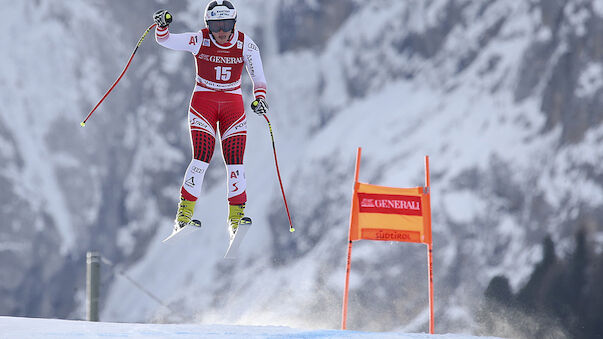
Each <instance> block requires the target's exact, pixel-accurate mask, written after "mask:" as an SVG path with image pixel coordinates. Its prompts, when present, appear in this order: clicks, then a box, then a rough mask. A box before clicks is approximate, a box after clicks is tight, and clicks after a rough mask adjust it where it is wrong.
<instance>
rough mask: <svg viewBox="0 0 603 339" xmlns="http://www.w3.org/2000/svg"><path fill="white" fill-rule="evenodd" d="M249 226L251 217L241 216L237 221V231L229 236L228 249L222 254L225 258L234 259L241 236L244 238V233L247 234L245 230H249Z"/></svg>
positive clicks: (241, 240) (241, 239)
mask: <svg viewBox="0 0 603 339" xmlns="http://www.w3.org/2000/svg"><path fill="white" fill-rule="evenodd" d="M250 227H251V218H249V217H243V218H241V221H239V227H237V231H236V232H235V233H234V234H233V235H232V237H231V238H230V244H229V245H228V250H226V254H225V255H224V258H225V259H235V258H236V257H237V252H238V250H239V246H241V242H243V238H245V234H247V231H249V228H250Z"/></svg>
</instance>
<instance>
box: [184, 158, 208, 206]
mask: <svg viewBox="0 0 603 339" xmlns="http://www.w3.org/2000/svg"><path fill="white" fill-rule="evenodd" d="M207 167H209V163H207V162H203V161H200V160H197V159H193V160H191V163H190V164H189V165H188V168H187V169H186V174H185V175H184V182H183V183H182V187H184V189H185V190H186V191H187V192H188V193H190V194H191V195H192V196H194V197H196V198H198V197H199V196H200V195H201V185H203V178H204V177H205V172H207Z"/></svg>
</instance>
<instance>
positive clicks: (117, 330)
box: [0, 317, 496, 339]
mask: <svg viewBox="0 0 603 339" xmlns="http://www.w3.org/2000/svg"><path fill="white" fill-rule="evenodd" d="M0 328H1V329H2V333H1V334H0V337H1V338H2V339H12V338H19V339H26V338H245V339H249V338H384V339H387V338H397V339H422V338H445V339H471V338H486V339H488V338H490V339H496V338H495V337H475V336H470V335H462V334H441V335H429V334H405V333H393V332H388V333H386V332H378V333H377V332H357V331H339V330H300V329H294V328H290V327H284V326H237V325H196V324H130V323H104V322H88V321H75V320H58V319H37V318H16V317H0Z"/></svg>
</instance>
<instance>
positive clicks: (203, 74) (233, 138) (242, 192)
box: [153, 0, 268, 238]
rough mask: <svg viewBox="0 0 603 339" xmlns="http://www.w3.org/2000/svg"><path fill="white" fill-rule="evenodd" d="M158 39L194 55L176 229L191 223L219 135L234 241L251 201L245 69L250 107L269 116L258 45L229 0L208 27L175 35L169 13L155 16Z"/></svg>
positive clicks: (216, 4)
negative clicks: (188, 154)
mask: <svg viewBox="0 0 603 339" xmlns="http://www.w3.org/2000/svg"><path fill="white" fill-rule="evenodd" d="M153 18H154V20H155V23H156V24H157V27H156V30H155V39H156V41H157V42H158V43H159V44H160V45H161V46H164V47H167V48H169V49H173V50H178V51H188V52H190V53H192V54H193V56H194V58H195V63H196V84H195V88H194V91H193V94H192V97H191V101H190V107H189V110H188V121H189V130H190V137H191V142H192V148H193V154H192V160H191V162H190V164H189V166H188V168H187V170H186V173H185V175H184V180H183V184H182V188H181V190H180V203H179V205H178V212H177V215H176V220H175V223H174V231H178V230H179V229H181V228H183V227H185V226H187V225H189V224H191V219H192V216H193V212H194V208H195V202H196V201H197V199H198V198H199V196H200V195H201V186H202V184H203V178H204V176H205V173H206V171H207V168H208V166H209V162H210V160H211V158H212V155H213V153H214V148H215V143H216V138H217V137H218V133H219V136H220V142H221V143H222V151H223V156H224V162H225V164H226V170H227V171H226V174H227V183H228V204H229V213H228V227H229V231H230V235H231V238H232V237H233V235H234V233H235V232H236V230H237V227H238V225H239V222H240V221H241V218H243V216H244V210H245V203H246V202H247V194H246V181H245V167H244V165H243V158H244V155H245V142H246V138H247V120H246V116H245V108H244V106H243V98H242V91H241V74H242V72H243V67H246V68H247V72H248V73H249V76H250V77H251V80H252V81H253V95H254V97H255V100H254V102H253V104H252V109H253V111H254V112H255V113H257V114H265V113H266V112H267V110H268V105H267V103H266V79H265V77H264V71H263V67H262V61H261V58H260V51H259V48H258V46H257V45H256V44H255V43H254V42H253V40H251V38H250V37H249V36H248V35H247V34H244V33H242V32H240V31H238V30H237V29H236V23H237V11H236V9H235V8H234V6H233V4H232V3H231V2H230V1H226V0H223V1H222V0H213V1H210V2H209V4H208V5H207V7H206V9H205V26H206V27H205V28H203V29H201V30H200V31H198V32H192V33H181V34H174V33H171V32H170V31H169V29H168V27H169V24H170V23H171V21H172V15H171V14H170V13H169V12H168V11H166V10H160V11H157V12H156V13H155V14H154V16H153Z"/></svg>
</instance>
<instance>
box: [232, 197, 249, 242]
mask: <svg viewBox="0 0 603 339" xmlns="http://www.w3.org/2000/svg"><path fill="white" fill-rule="evenodd" d="M244 212H245V204H241V205H229V206H228V233H230V238H231V239H232V238H233V237H234V235H235V233H237V229H238V228H239V222H240V221H241V218H243V216H244V215H245V213H244Z"/></svg>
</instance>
